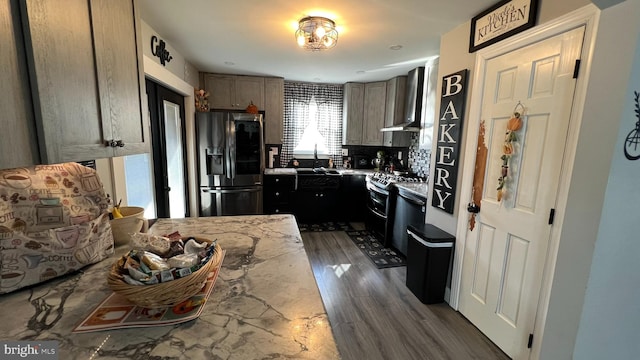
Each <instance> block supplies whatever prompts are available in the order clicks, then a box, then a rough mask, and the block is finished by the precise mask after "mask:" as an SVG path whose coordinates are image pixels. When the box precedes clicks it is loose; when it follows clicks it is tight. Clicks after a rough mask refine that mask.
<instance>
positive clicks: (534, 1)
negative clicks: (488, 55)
mask: <svg viewBox="0 0 640 360" xmlns="http://www.w3.org/2000/svg"><path fill="white" fill-rule="evenodd" d="M537 13H538V0H504V1H500V2H499V3H497V4H495V5H493V6H491V7H490V8H488V9H486V10H485V11H483V12H481V13H480V14H478V15H476V16H475V17H474V18H473V19H471V36H470V41H469V52H470V53H472V52H474V51H476V50H478V49H482V48H483V47H485V46H489V45H491V44H493V43H496V42H498V41H500V40H503V39H506V38H508V37H509V36H512V35H515V34H517V33H519V32H521V31H524V30H526V29H528V28H530V27H532V26H534V25H535V22H536V15H537Z"/></svg>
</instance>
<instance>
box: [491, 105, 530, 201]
mask: <svg viewBox="0 0 640 360" xmlns="http://www.w3.org/2000/svg"><path fill="white" fill-rule="evenodd" d="M518 109H521V111H520V112H518ZM524 112H525V107H524V105H522V103H521V102H520V101H518V103H517V104H516V106H515V108H514V109H513V116H512V117H511V119H509V121H507V131H506V132H505V136H504V144H503V145H502V156H501V157H500V159H501V160H502V169H501V173H500V177H499V178H498V187H497V189H496V190H498V194H497V199H498V202H501V201H502V199H504V198H505V197H506V196H507V182H508V180H509V178H510V174H509V161H510V160H511V158H512V157H513V156H514V155H515V147H514V145H515V143H516V142H517V141H518V137H517V135H516V132H517V131H518V130H520V129H521V128H522V116H523V114H524Z"/></svg>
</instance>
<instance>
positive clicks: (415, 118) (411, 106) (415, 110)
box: [380, 66, 424, 132]
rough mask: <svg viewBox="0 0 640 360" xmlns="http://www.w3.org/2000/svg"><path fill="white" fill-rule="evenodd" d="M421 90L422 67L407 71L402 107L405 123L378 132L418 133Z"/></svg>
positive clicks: (422, 79)
mask: <svg viewBox="0 0 640 360" xmlns="http://www.w3.org/2000/svg"><path fill="white" fill-rule="evenodd" d="M423 89H424V66H421V67H418V68H415V69H413V70H411V71H409V74H407V95H406V99H405V105H404V120H405V122H404V123H402V124H394V125H393V126H389V127H385V128H382V129H380V131H411V132H418V131H420V121H421V120H422V93H423Z"/></svg>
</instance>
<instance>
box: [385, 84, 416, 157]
mask: <svg viewBox="0 0 640 360" xmlns="http://www.w3.org/2000/svg"><path fill="white" fill-rule="evenodd" d="M406 93H407V77H406V76H397V77H394V78H392V79H389V80H387V98H386V107H385V115H384V127H391V126H394V125H400V124H403V123H404V103H405V96H406ZM382 136H383V145H384V146H402V147H406V146H409V145H410V143H411V133H409V132H405V131H385V132H383V133H382Z"/></svg>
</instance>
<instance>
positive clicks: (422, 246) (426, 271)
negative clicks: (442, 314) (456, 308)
mask: <svg viewBox="0 0 640 360" xmlns="http://www.w3.org/2000/svg"><path fill="white" fill-rule="evenodd" d="M407 233H408V244H407V282H406V284H407V287H408V288H409V290H411V292H413V294H414V295H415V296H416V297H417V298H418V299H420V301H422V302H423V303H424V304H437V303H441V302H444V289H445V287H446V286H447V275H448V274H449V262H450V259H451V253H452V251H453V244H454V243H455V240H456V238H455V237H454V236H453V235H451V234H449V233H447V232H445V231H444V230H442V229H440V228H438V227H436V226H433V225H431V224H423V225H420V226H412V225H409V226H407Z"/></svg>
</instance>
